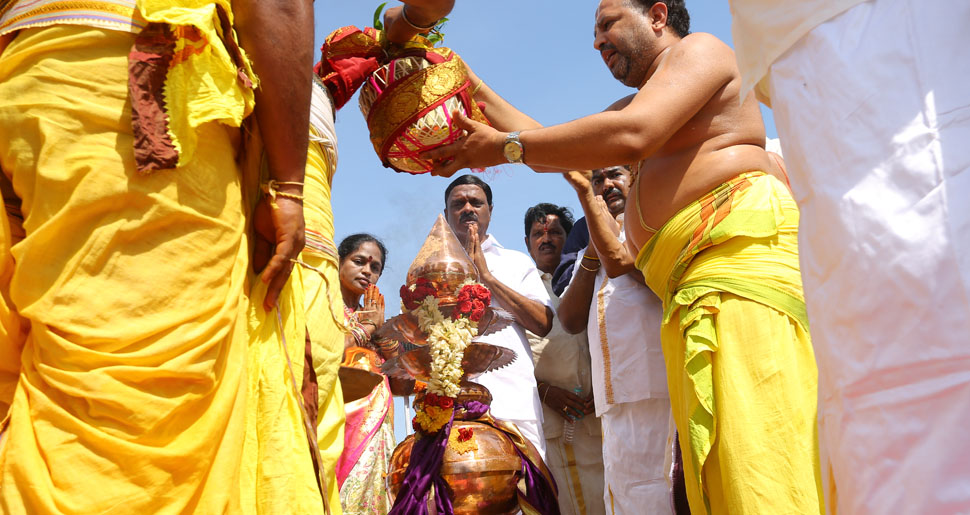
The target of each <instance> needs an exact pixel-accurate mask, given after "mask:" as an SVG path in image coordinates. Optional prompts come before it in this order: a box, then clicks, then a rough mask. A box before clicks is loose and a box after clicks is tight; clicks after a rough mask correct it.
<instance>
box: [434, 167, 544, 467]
mask: <svg viewBox="0 0 970 515" xmlns="http://www.w3.org/2000/svg"><path fill="white" fill-rule="evenodd" d="M445 218H446V219H447V220H448V225H450V226H451V229H452V230H453V231H455V235H457V236H458V240H459V241H460V242H461V244H462V245H464V247H465V251H466V252H468V256H469V257H470V258H471V260H472V262H473V263H475V266H476V267H478V273H479V276H480V277H479V279H480V280H481V282H482V284H484V285H485V286H486V287H488V289H489V290H490V291H491V292H492V304H493V305H494V306H496V307H499V308H502V309H504V310H506V311H508V312H510V313H512V316H513V317H515V323H513V324H512V325H510V326H509V327H506V328H505V329H502V330H501V331H498V332H497V333H493V334H490V335H488V336H483V337H481V338H479V341H483V342H485V343H491V344H493V345H498V346H501V347H506V348H509V349H512V350H513V351H515V353H516V360H515V361H513V362H512V363H511V364H510V365H508V366H506V367H503V368H500V369H498V370H493V371H491V372H487V373H485V374H482V375H481V376H480V377H479V378H478V379H476V381H477V382H478V383H480V384H482V385H484V386H485V387H486V388H488V390H489V391H490V392H491V393H492V408H491V410H492V415H494V416H495V417H496V418H500V419H503V420H507V421H509V422H512V423H514V424H515V425H516V426H518V428H519V431H521V432H522V434H523V435H524V436H525V437H526V438H528V439H529V441H530V442H532V444H533V445H535V447H536V449H537V450H538V451H539V454H541V455H542V457H543V459H545V452H546V446H545V439H544V438H543V437H542V426H541V425H540V420H542V419H541V416H542V414H541V413H542V412H541V411H540V410H541V407H540V403H539V392H538V390H537V388H536V379H535V368H534V366H533V364H532V352H531V350H530V348H529V342H528V340H527V339H526V336H525V331H526V330H528V331H531V332H533V333H535V334H537V335H539V336H545V335H547V334H549V330H550V329H551V328H552V319H553V312H552V304H551V301H550V299H549V294H548V293H547V292H546V289H545V287H544V286H543V284H542V279H541V278H540V277H539V271H538V270H537V269H536V267H535V265H533V263H532V260H531V259H529V256H527V255H525V254H523V253H521V252H518V251H515V250H509V249H506V248H504V247H502V246H501V245H500V244H499V242H498V240H496V239H495V237H494V236H492V235H491V234H488V224H489V221H490V220H491V218H492V188H490V187H489V186H488V184H486V183H485V181H482V180H481V179H479V178H478V177H476V176H474V175H463V176H461V177H459V178H457V179H455V180H454V181H452V183H451V184H449V185H448V188H446V189H445Z"/></svg>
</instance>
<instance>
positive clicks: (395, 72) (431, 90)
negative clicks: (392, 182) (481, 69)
mask: <svg viewBox="0 0 970 515" xmlns="http://www.w3.org/2000/svg"><path fill="white" fill-rule="evenodd" d="M404 53H405V54H410V55H401V56H399V57H396V58H393V59H390V61H389V62H388V63H387V64H384V65H383V66H381V67H380V68H378V69H377V71H375V72H374V73H373V74H372V75H371V76H370V77H369V78H368V79H367V80H366V81H365V82H364V85H363V87H362V88H361V91H360V110H361V112H362V113H363V114H364V117H365V118H366V119H367V127H368V128H369V129H370V136H371V143H372V144H373V145H374V150H375V151H377V155H378V156H380V158H381V160H382V161H383V162H384V165H385V166H389V167H391V168H393V169H394V170H397V171H399V172H408V173H412V174H419V173H425V172H428V171H430V170H431V169H432V167H433V166H434V163H432V162H430V161H428V160H426V159H423V158H422V157H420V156H419V153H420V152H422V151H425V150H432V149H435V148H437V147H439V146H442V145H447V144H449V143H453V142H454V141H455V140H456V139H457V138H458V137H459V136H460V135H461V129H459V128H458V127H456V126H455V124H454V122H453V119H452V113H453V112H454V111H460V112H462V113H464V114H465V115H467V116H469V117H471V118H473V119H475V120H477V121H479V122H483V123H488V120H487V119H486V118H485V115H484V114H482V111H481V110H480V109H479V107H478V105H477V104H475V102H474V101H473V100H472V98H471V94H470V92H469V91H470V86H471V84H470V83H469V81H468V72H467V71H466V70H465V63H463V62H462V60H461V58H460V57H458V55H457V54H455V53H454V52H452V51H451V50H450V49H448V48H426V49H412V50H410V51H405V52H404Z"/></svg>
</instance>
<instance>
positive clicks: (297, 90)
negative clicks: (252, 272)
mask: <svg viewBox="0 0 970 515" xmlns="http://www.w3.org/2000/svg"><path fill="white" fill-rule="evenodd" d="M233 14H234V15H235V25H236V31H237V33H238V34H239V40H240V43H241V44H242V46H243V48H245V49H246V50H247V52H248V53H249V56H250V58H251V59H252V61H253V69H254V71H255V72H256V75H257V76H258V77H259V79H260V83H259V87H258V88H257V90H256V110H255V116H256V122H257V123H258V124H259V128H260V134H261V135H262V139H263V144H264V146H265V148H266V155H267V158H268V162H269V174H270V178H271V179H275V180H277V181H279V182H288V183H299V184H302V183H303V174H304V172H305V170H306V155H307V141H308V137H309V133H310V87H311V80H312V78H311V75H312V73H313V2H312V0H242V1H236V2H233ZM278 190H279V191H281V192H284V193H287V194H289V195H293V196H289V195H287V196H282V195H278V196H277V197H276V201H275V204H276V208H273V209H269V210H266V209H262V210H257V213H264V214H263V215H261V216H269V217H270V218H271V222H272V224H271V229H270V230H269V233H268V234H265V233H263V234H261V236H262V237H263V238H265V239H266V240H268V241H269V242H271V243H272V244H273V245H275V249H274V251H273V255H272V257H271V258H270V260H269V262H268V263H267V264H266V267H265V268H264V269H263V275H262V279H263V281H264V282H267V283H269V288H268V290H267V293H266V299H265V300H264V301H263V305H264V307H265V308H266V309H267V310H268V309H272V308H273V307H275V306H276V299H277V298H278V297H279V293H280V290H282V289H283V285H284V284H286V280H287V279H288V278H289V276H290V272H291V271H292V269H293V263H292V262H291V261H290V260H291V259H296V258H297V257H298V256H299V255H300V251H301V250H303V245H304V241H305V240H304V232H303V231H304V221H303V202H302V201H301V200H298V198H299V197H301V196H302V195H303V187H302V186H299V185H296V184H287V185H282V186H279V188H278ZM294 197H296V198H294ZM264 201H265V200H264ZM256 225H257V226H262V227H269V226H267V225H266V224H258V223H257V224H256Z"/></svg>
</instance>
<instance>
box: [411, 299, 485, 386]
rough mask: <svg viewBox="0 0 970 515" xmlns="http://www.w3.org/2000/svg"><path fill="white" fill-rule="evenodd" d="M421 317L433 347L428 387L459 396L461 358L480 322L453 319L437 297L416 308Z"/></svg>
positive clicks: (421, 322)
mask: <svg viewBox="0 0 970 515" xmlns="http://www.w3.org/2000/svg"><path fill="white" fill-rule="evenodd" d="M413 313H414V314H415V315H417V317H418V327H420V328H421V330H422V331H424V332H425V333H427V334H428V345H429V346H430V347H431V380H430V381H429V382H428V391H429V392H431V393H434V394H436V395H444V396H446V397H451V398H456V397H458V392H459V391H461V387H460V386H459V384H458V383H459V382H460V381H461V376H462V375H464V371H463V370H462V368H461V360H462V357H464V355H465V347H468V344H469V343H471V341H472V338H474V337H475V336H476V335H477V334H478V323H477V322H472V321H471V320H469V319H468V318H465V317H461V318H459V319H458V320H453V319H452V318H450V317H445V316H444V315H442V314H441V310H440V309H438V299H437V298H435V297H432V296H428V297H425V298H424V299H423V300H422V301H421V304H420V305H419V306H418V307H417V308H416V309H415V310H414V311H413Z"/></svg>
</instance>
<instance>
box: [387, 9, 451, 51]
mask: <svg viewBox="0 0 970 515" xmlns="http://www.w3.org/2000/svg"><path fill="white" fill-rule="evenodd" d="M401 2H402V3H403V4H404V5H399V6H396V7H391V8H390V9H388V10H387V11H386V12H385V13H384V30H385V34H386V35H387V39H388V41H390V42H392V43H398V44H401V43H406V42H408V41H409V40H410V39H411V38H413V37H414V36H417V35H418V34H423V33H425V32H428V31H429V30H431V29H432V28H433V27H434V26H435V25H437V24H438V21H439V20H441V18H444V17H445V16H448V14H450V13H451V10H452V9H454V7H455V0H401ZM405 9H407V13H406V14H405V12H404V10H405ZM405 16H407V18H406V19H405ZM409 21H410V23H408V22H409ZM424 27H427V28H424Z"/></svg>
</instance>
